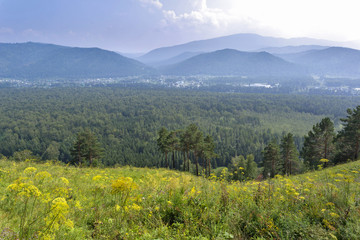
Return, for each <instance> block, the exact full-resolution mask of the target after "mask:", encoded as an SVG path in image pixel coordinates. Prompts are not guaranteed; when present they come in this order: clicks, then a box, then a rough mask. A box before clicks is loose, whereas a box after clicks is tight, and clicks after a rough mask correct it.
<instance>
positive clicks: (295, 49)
mask: <svg viewBox="0 0 360 240" xmlns="http://www.w3.org/2000/svg"><path fill="white" fill-rule="evenodd" d="M328 47H329V46H320V45H300V46H285V47H268V48H261V49H259V50H258V51H264V52H268V53H271V54H274V55H283V54H294V53H300V52H306V51H311V50H322V49H325V48H328Z"/></svg>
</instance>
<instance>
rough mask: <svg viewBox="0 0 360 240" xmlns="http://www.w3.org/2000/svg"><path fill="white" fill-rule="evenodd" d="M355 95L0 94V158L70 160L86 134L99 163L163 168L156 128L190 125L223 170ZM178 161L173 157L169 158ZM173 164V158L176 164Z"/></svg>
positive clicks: (342, 109)
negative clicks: (211, 145)
mask: <svg viewBox="0 0 360 240" xmlns="http://www.w3.org/2000/svg"><path fill="white" fill-rule="evenodd" d="M359 100H360V98H359V97H331V96H302V95H266V94H232V93H209V92H200V91H190V90H188V91H184V90H181V91H180V90H179V91H178V90H167V91H164V90H156V89H153V90H149V89H147V90H145V89H135V88H133V89H131V88H127V89H122V88H75V89H69V88H55V89H0V153H1V154H3V155H5V156H6V157H11V156H13V158H14V159H15V160H16V158H21V157H22V156H24V155H26V154H28V152H22V151H24V150H30V151H31V152H32V154H33V155H35V156H37V157H38V158H39V159H43V160H47V159H59V160H61V161H63V162H69V161H70V160H71V155H70V151H71V148H72V147H73V144H74V142H75V139H76V136H77V133H79V132H81V131H83V130H84V129H86V128H88V129H90V130H91V131H92V132H93V133H94V134H95V136H96V137H97V139H98V140H99V142H100V145H101V147H102V148H103V149H104V151H103V156H102V158H101V160H102V162H103V163H104V164H105V165H115V164H120V165H134V166H164V164H165V163H164V160H163V157H162V154H161V152H160V151H159V150H158V146H157V143H156V139H157V137H158V135H157V132H158V131H159V129H160V128H161V127H166V128H167V129H169V130H177V129H183V128H185V127H186V126H188V125H189V124H191V123H194V124H196V125H197V126H198V127H199V129H200V130H201V131H202V132H203V133H204V135H207V134H209V135H211V136H212V138H213V139H214V142H215V145H216V149H215V152H216V153H217V154H218V157H217V158H216V159H214V160H213V162H212V166H213V167H217V166H227V165H228V164H229V163H230V161H231V158H232V157H234V156H237V155H243V156H246V155H247V154H254V156H255V161H257V162H259V161H260V160H261V158H262V155H261V151H262V150H263V149H264V147H265V146H266V145H267V144H268V143H269V142H270V141H271V139H272V138H277V139H279V138H280V137H281V136H282V134H283V133H285V132H291V133H293V134H294V139H295V143H296V146H297V148H298V149H299V150H300V148H301V145H302V141H303V136H304V135H305V134H306V133H307V132H308V131H309V130H311V127H312V126H313V125H314V124H315V123H317V122H319V121H320V120H321V119H322V118H324V117H330V118H331V119H332V120H333V121H334V122H335V129H336V130H339V126H340V124H339V118H340V117H344V116H345V115H346V109H347V108H350V107H354V106H356V105H357V104H358V103H359ZM177 159H181V156H177ZM179 161H180V160H179Z"/></svg>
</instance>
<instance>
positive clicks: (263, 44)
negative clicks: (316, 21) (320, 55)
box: [137, 33, 343, 64]
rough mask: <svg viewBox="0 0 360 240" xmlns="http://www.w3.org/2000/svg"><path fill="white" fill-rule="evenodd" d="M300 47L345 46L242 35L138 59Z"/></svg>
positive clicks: (148, 60)
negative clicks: (197, 53) (222, 51)
mask: <svg viewBox="0 0 360 240" xmlns="http://www.w3.org/2000/svg"><path fill="white" fill-rule="evenodd" d="M300 45H320V46H339V45H343V43H338V42H333V41H327V40H319V39H312V38H290V39H286V38H275V37H265V36H260V35H257V34H249V33H241V34H235V35H230V36H224V37H218V38H212V39H207V40H200V41H193V42H189V43H185V44H180V45H176V46H171V47H162V48H157V49H154V50H152V51H150V52H148V53H146V54H145V55H143V56H141V57H139V58H137V59H138V60H139V61H141V62H144V63H147V64H151V63H153V62H160V61H164V60H166V59H169V58H173V57H175V56H177V55H179V54H182V53H184V52H213V51H216V50H221V49H226V48H229V49H235V50H239V51H246V52H253V51H262V49H264V48H269V47H272V48H274V47H285V46H300Z"/></svg>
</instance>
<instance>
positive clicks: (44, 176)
mask: <svg viewBox="0 0 360 240" xmlns="http://www.w3.org/2000/svg"><path fill="white" fill-rule="evenodd" d="M47 178H51V174H50V173H48V172H47V171H42V172H38V173H37V174H36V175H35V179H36V180H44V179H47Z"/></svg>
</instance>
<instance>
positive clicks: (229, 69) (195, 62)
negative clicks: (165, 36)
mask: <svg viewBox="0 0 360 240" xmlns="http://www.w3.org/2000/svg"><path fill="white" fill-rule="evenodd" d="M162 72H164V73H165V74H171V75H196V74H204V75H239V76H295V75H296V76H298V75H305V71H303V70H302V69H301V68H300V67H297V66H296V65H294V64H292V63H289V62H286V61H284V60H283V59H281V58H278V57H275V56H273V55H271V54H269V53H267V52H240V51H237V50H233V49H224V50H219V51H215V52H211V53H204V54H200V55H197V56H195V57H192V58H190V59H187V60H185V61H183V62H180V63H178V64H175V65H171V66H167V67H164V68H162Z"/></svg>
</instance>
